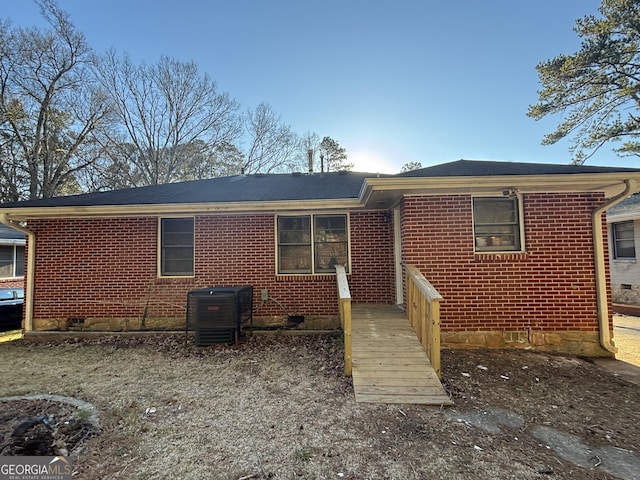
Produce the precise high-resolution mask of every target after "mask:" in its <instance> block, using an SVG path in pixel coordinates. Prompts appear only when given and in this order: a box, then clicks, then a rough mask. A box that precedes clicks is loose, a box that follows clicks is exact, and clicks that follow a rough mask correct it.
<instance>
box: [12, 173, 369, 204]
mask: <svg viewBox="0 0 640 480" xmlns="http://www.w3.org/2000/svg"><path fill="white" fill-rule="evenodd" d="M375 176H376V174H372V173H356V172H331V173H314V174H313V175H308V174H268V175H261V174H256V175H237V176H234V177H220V178H211V179H207V180H193V181H189V182H178V183H167V184H164V185H152V186H147V187H138V188H127V189H123V190H112V191H107V192H95V193H86V194H82V195H71V196H67V197H54V198H43V199H39V200H28V201H24V202H15V203H7V204H4V205H0V208H12V207H82V206H98V205H100V206H102V205H161V204H180V203H217V202H268V201H287V200H323V199H326V200H332V199H341V198H358V195H359V193H360V188H361V187H362V183H363V181H364V179H365V178H367V177H375Z"/></svg>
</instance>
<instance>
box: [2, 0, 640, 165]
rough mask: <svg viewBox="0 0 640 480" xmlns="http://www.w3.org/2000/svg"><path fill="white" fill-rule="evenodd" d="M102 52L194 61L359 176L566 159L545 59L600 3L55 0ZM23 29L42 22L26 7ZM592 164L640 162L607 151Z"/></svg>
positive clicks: (15, 10) (21, 8)
mask: <svg viewBox="0 0 640 480" xmlns="http://www.w3.org/2000/svg"><path fill="white" fill-rule="evenodd" d="M58 5H59V6H60V7H61V8H62V9H63V10H65V11H67V12H68V13H69V14H70V16H71V19H72V21H73V22H74V24H75V25H76V26H77V27H78V29H80V30H81V31H83V32H84V33H85V35H86V36H87V38H88V40H89V43H90V44H91V45H92V47H93V48H94V49H96V50H97V51H104V50H107V49H109V48H115V49H116V50H118V51H120V52H127V53H129V55H131V57H132V58H133V59H134V60H136V61H145V62H147V63H154V62H156V61H157V60H158V59H159V57H160V56H161V55H168V56H171V57H175V58H177V59H179V60H183V61H189V60H193V61H195V62H196V63H197V64H198V66H199V68H200V70H201V72H206V73H207V74H209V75H210V76H211V77H212V78H213V79H214V80H215V81H216V82H217V83H218V87H219V88H220V90H221V91H226V92H228V93H229V94H230V95H231V96H232V97H233V98H235V99H236V100H238V101H239V102H240V103H241V105H242V108H243V109H248V108H255V107H256V106H257V105H258V104H259V103H261V102H266V103H269V104H270V105H271V106H272V107H273V109H274V110H275V111H276V112H277V113H278V114H279V115H281V117H282V119H283V121H284V122H285V123H287V124H289V125H290V126H291V127H292V128H293V130H294V131H296V132H297V133H299V134H304V133H306V132H309V131H311V132H315V133H317V134H318V135H319V136H320V137H324V136H330V137H332V138H333V139H335V140H337V141H338V142H339V143H340V145H341V146H343V147H345V148H346V151H347V154H348V155H349V159H350V161H352V162H354V163H355V170H358V171H368V172H381V173H395V172H398V171H399V170H400V168H401V166H402V165H403V164H405V163H407V162H412V161H416V162H421V163H422V165H423V166H429V165H435V164H438V163H444V162H449V161H453V160H458V159H460V158H465V159H489V160H509V161H522V162H541V163H564V164H566V163H569V162H570V161H571V157H570V152H569V151H568V146H569V143H568V142H563V143H560V144H558V145H554V146H542V145H541V144H540V141H541V139H542V137H543V135H544V134H545V133H548V132H550V131H552V130H553V129H554V127H555V125H556V123H557V122H558V121H559V118H549V119H544V120H542V121H538V122H536V121H534V120H533V119H530V118H529V117H527V116H526V112H527V107H528V106H529V105H530V104H532V103H535V102H536V101H537V90H538V88H539V86H540V85H539V83H538V76H537V72H536V70H535V65H536V64H537V63H538V62H540V61H543V60H547V59H550V58H552V57H554V56H555V55H557V54H559V53H573V52H574V51H576V50H577V49H578V48H579V39H578V37H577V36H576V35H575V33H574V32H573V26H574V22H575V20H576V19H577V18H579V17H582V16H584V15H586V14H597V9H598V6H599V5H600V2H599V0H536V1H533V2H531V1H530V2H519V1H514V0H485V1H478V0H458V1H449V2H435V1H428V0H412V1H407V0H396V1H393V2H391V1H379V0H368V1H365V0H342V1H339V0H322V1H311V0H227V1H222V0H181V1H168V0H109V1H98V0H58ZM0 16H1V17H3V18H10V19H11V20H12V22H13V24H14V25H20V26H31V25H39V24H42V19H41V17H40V15H39V12H38V8H37V6H36V5H35V4H34V3H33V2H31V1H29V0H19V1H18V0H14V1H11V2H4V4H3V8H2V12H1V13H0ZM589 164H591V165H618V166H635V165H634V161H633V160H632V159H620V158H618V157H617V156H616V155H615V154H614V153H613V152H611V148H610V147H605V149H604V150H603V151H602V152H600V153H599V154H598V155H596V157H594V158H593V159H590V160H589Z"/></svg>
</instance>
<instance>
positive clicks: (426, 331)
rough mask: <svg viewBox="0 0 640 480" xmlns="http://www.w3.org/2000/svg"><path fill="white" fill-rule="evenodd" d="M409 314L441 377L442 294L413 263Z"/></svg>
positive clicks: (409, 284)
mask: <svg viewBox="0 0 640 480" xmlns="http://www.w3.org/2000/svg"><path fill="white" fill-rule="evenodd" d="M405 268H406V272H407V275H406V277H407V314H408V316H409V322H410V323H411V325H412V326H413V329H414V331H415V333H416V336H417V337H418V340H420V343H421V344H422V348H423V349H424V351H425V353H426V354H427V357H428V358H429V360H430V361H431V365H432V366H433V368H434V370H435V371H436V373H437V374H438V377H440V300H442V296H441V295H440V294H439V293H438V291H437V290H436V289H435V288H433V285H431V284H430V283H429V281H428V280H427V279H426V278H425V277H424V275H422V274H421V273H420V271H419V270H418V269H417V268H416V267H415V266H413V265H407V266H406V267H405Z"/></svg>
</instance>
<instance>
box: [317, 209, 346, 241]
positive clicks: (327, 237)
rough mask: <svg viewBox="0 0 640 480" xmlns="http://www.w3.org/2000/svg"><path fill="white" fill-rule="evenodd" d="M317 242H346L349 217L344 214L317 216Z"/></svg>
mask: <svg viewBox="0 0 640 480" xmlns="http://www.w3.org/2000/svg"><path fill="white" fill-rule="evenodd" d="M315 228H316V231H315V240H316V242H346V241H347V219H346V217H345V216H344V215H333V216H326V217H321V216H316V217H315Z"/></svg>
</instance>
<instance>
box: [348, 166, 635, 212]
mask: <svg viewBox="0 0 640 480" xmlns="http://www.w3.org/2000/svg"><path fill="white" fill-rule="evenodd" d="M629 179H635V180H637V181H639V182H640V172H612V173H579V174H578V173H573V174H545V175H496V176H486V177H484V176H481V177H479V176H455V177H454V176H450V177H392V178H367V179H365V181H364V183H363V185H362V188H361V190H360V201H361V203H362V204H363V206H367V207H369V208H374V207H375V208H383V207H384V205H386V206H387V207H389V206H393V205H394V204H397V203H398V202H399V200H400V199H401V198H402V197H403V196H406V195H451V194H458V195H464V194H467V195H474V194H475V195H490V194H501V193H502V192H503V191H504V190H506V189H508V188H516V189H517V190H518V191H519V192H520V193H569V192H573V193H575V192H604V194H605V196H606V197H612V196H614V195H617V194H618V193H621V192H622V191H623V190H624V186H625V185H624V182H625V181H626V180H629Z"/></svg>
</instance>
